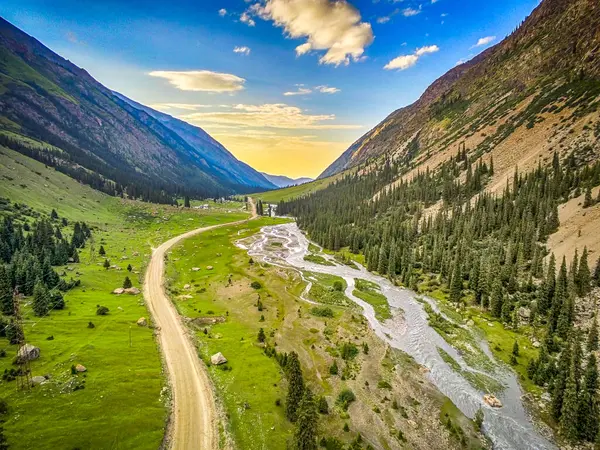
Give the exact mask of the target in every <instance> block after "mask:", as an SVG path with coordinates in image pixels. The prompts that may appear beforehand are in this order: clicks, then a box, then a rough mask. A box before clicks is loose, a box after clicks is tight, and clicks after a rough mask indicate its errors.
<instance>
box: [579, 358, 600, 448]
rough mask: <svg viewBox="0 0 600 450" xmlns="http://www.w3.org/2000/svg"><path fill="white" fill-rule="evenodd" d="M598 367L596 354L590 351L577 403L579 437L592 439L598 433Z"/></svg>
mask: <svg viewBox="0 0 600 450" xmlns="http://www.w3.org/2000/svg"><path fill="white" fill-rule="evenodd" d="M597 391H598V367H597V364H596V356H595V355H594V354H593V353H591V354H590V356H589V358H588V362H587V366H586V370H585V375H584V379H583V384H582V387H581V393H580V395H579V404H578V420H577V425H578V429H579V437H580V438H581V439H585V440H587V441H593V440H594V438H595V437H596V435H597V434H598V392H597Z"/></svg>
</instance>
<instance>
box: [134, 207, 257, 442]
mask: <svg viewBox="0 0 600 450" xmlns="http://www.w3.org/2000/svg"><path fill="white" fill-rule="evenodd" d="M249 203H250V207H251V210H252V216H251V217H250V218H249V219H246V220H240V221H237V222H228V223H224V224H220V225H213V226H210V227H204V228H197V229H195V230H192V231H189V232H187V233H184V234H182V235H179V236H177V237H174V238H172V239H170V240H168V241H167V242H165V243H163V244H162V245H161V246H159V247H158V248H156V249H154V250H153V252H152V257H151V259H150V263H149V264H148V268H147V270H146V277H145V283H144V299H145V300H146V304H147V305H148V309H149V310H150V313H151V314H152V319H153V321H154V324H155V325H156V326H157V327H158V330H160V331H159V332H158V337H159V342H160V348H161V351H162V354H163V357H164V360H165V362H166V365H167V370H168V375H169V383H170V385H171V390H172V393H173V410H172V414H171V423H170V429H169V430H168V433H169V437H170V448H171V449H174V450H184V449H185V450H212V449H215V448H216V447H217V442H218V433H217V420H216V412H215V400H214V398H213V390H212V387H211V382H210V379H209V378H208V374H207V372H206V368H205V367H204V363H203V362H202V361H201V360H200V358H199V357H198V353H197V351H196V348H195V346H194V343H193V342H192V340H191V339H190V337H189V335H188V332H187V330H186V327H185V325H184V324H183V322H182V320H181V317H180V316H179V314H178V313H177V311H176V309H175V307H174V306H173V304H172V303H171V300H170V299H169V297H168V296H167V295H166V293H165V290H164V272H165V262H164V261H165V255H166V253H167V251H168V250H169V249H170V248H171V247H172V246H173V245H175V244H177V243H178V242H179V241H181V240H183V239H186V238H188V237H191V236H195V235H197V234H200V233H204V232H205V231H209V230H213V229H215V228H220V227H224V226H230V225H237V224H240V223H244V222H247V221H248V220H252V219H255V218H256V217H257V215H256V206H255V205H254V202H253V201H252V199H249Z"/></svg>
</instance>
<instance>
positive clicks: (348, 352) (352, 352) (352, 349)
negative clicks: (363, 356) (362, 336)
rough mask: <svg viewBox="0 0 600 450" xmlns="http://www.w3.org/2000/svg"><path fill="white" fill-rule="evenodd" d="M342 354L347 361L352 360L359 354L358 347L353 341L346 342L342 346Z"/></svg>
mask: <svg viewBox="0 0 600 450" xmlns="http://www.w3.org/2000/svg"><path fill="white" fill-rule="evenodd" d="M340 355H341V356H342V359H345V360H346V361H349V360H352V359H354V358H356V355H358V347H356V345H354V344H352V343H351V342H345V343H344V344H342V347H341V348H340Z"/></svg>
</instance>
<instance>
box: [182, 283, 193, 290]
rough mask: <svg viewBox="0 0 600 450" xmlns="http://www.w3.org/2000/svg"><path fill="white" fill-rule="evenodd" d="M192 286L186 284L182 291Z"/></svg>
mask: <svg viewBox="0 0 600 450" xmlns="http://www.w3.org/2000/svg"><path fill="white" fill-rule="evenodd" d="M191 287H192V286H190V285H189V284H186V285H184V286H183V288H184V289H191Z"/></svg>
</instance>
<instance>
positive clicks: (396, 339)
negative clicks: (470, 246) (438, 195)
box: [237, 223, 556, 450]
mask: <svg viewBox="0 0 600 450" xmlns="http://www.w3.org/2000/svg"><path fill="white" fill-rule="evenodd" d="M272 240H275V241H277V242H282V243H283V246H282V247H275V246H270V245H267V244H268V242H269V241H272ZM308 244H309V242H308V240H307V239H306V237H305V236H304V235H303V234H302V232H301V231H300V230H299V229H298V227H297V225H296V224H295V223H289V224H284V225H277V226H270V227H264V228H263V229H262V230H261V232H260V234H258V235H256V236H253V237H251V238H248V239H244V240H241V241H239V242H238V244H237V245H238V246H239V247H240V248H243V249H245V250H247V251H248V254H249V255H250V256H252V257H253V258H256V259H259V260H262V261H264V262H267V263H269V264H273V265H277V266H281V267H292V268H294V269H298V270H306V271H311V272H318V273H324V274H330V275H337V276H340V277H343V278H344V280H345V281H346V283H347V284H348V287H347V289H346V292H345V294H346V296H347V297H348V298H350V299H351V300H352V301H354V302H356V303H357V304H358V305H360V306H361V307H362V308H363V314H364V316H365V317H366V318H367V320H368V321H369V323H370V325H371V327H372V328H373V330H374V331H375V333H376V334H377V335H378V336H379V337H380V338H381V339H383V340H384V341H385V342H387V343H389V345H390V346H392V347H394V348H397V349H400V350H402V351H404V352H406V353H407V354H409V355H410V356H412V357H413V358H414V359H415V361H416V362H417V363H418V364H421V365H422V366H425V367H427V369H429V373H428V376H429V378H430V379H431V381H432V382H433V383H434V384H435V385H436V386H437V388H438V389H439V390H440V391H441V392H442V393H443V394H445V395H446V396H447V397H448V398H450V399H451V400H452V401H453V402H454V404H455V405H456V406H457V407H458V408H459V409H460V410H461V411H462V412H463V413H464V414H465V415H467V416H468V417H471V418H472V417H473V416H474V415H475V413H476V412H477V410H478V409H479V408H481V409H482V410H483V411H484V417H485V419H484V424H483V429H484V432H485V434H486V435H487V436H488V437H489V438H490V439H491V441H492V442H493V444H494V448H495V449H518V450H521V449H523V450H524V449H535V450H537V449H555V448H556V447H555V445H553V444H552V443H551V442H549V441H548V440H547V439H546V438H544V437H543V436H542V435H541V434H540V433H539V432H538V431H537V430H536V428H535V426H534V424H533V423H532V421H531V419H530V417H529V415H528V414H527V412H526V411H525V408H524V406H523V403H522V401H521V395H522V392H521V388H520V386H519V383H518V381H517V379H516V377H515V375H514V373H513V372H512V371H511V370H509V369H507V368H505V367H504V366H501V365H499V366H500V369H499V370H497V371H496V372H497V373H495V374H490V376H492V377H493V378H494V379H496V380H498V381H500V382H502V383H503V384H504V385H505V386H506V388H505V389H504V390H503V392H502V393H500V394H499V395H498V398H499V399H500V400H501V401H502V403H503V407H502V408H491V407H490V406H488V405H487V404H486V403H485V402H483V395H484V392H480V391H478V390H477V389H475V388H474V387H473V386H472V385H471V384H470V383H469V382H468V381H467V380H466V379H465V378H463V377H462V376H461V375H460V374H459V373H457V372H455V371H454V370H453V369H452V368H451V367H450V366H449V365H448V364H446V362H445V361H444V360H443V359H442V357H441V356H440V355H439V352H438V348H442V349H444V350H445V351H446V352H447V353H448V354H449V355H450V356H452V358H454V359H455V360H456V361H457V362H458V363H459V364H460V365H461V367H462V368H463V369H464V370H472V371H477V370H476V369H473V368H471V367H469V365H468V364H467V363H466V362H465V360H464V359H463V358H462V357H461V355H460V353H459V352H458V351H457V350H456V349H455V348H454V347H452V346H451V345H449V344H448V343H447V342H446V341H445V340H444V339H443V338H442V337H441V336H440V335H439V334H438V333H437V332H436V331H435V330H434V329H433V328H431V327H430V326H429V324H428V321H427V313H426V312H425V310H424V309H423V305H422V304H421V303H420V302H419V301H417V300H416V297H417V294H415V293H414V292H412V291H409V290H406V289H402V288H399V287H396V286H393V285H392V284H391V283H390V282H389V281H388V280H387V279H385V278H382V277H379V276H376V275H374V274H372V273H370V272H368V271H367V270H365V269H364V268H363V267H360V268H359V269H354V268H352V267H349V266H345V265H338V264H336V265H335V266H324V265H319V264H315V263H311V262H308V261H305V260H304V256H306V255H307V254H308ZM322 256H324V257H326V258H329V257H328V256H327V255H322ZM329 259H330V258H329ZM355 278H362V279H365V280H368V281H371V282H374V283H376V284H378V285H379V286H380V288H381V293H382V294H383V295H385V296H386V298H387V300H388V302H389V304H390V306H391V307H392V312H393V315H394V317H393V318H392V319H390V320H387V321H385V322H384V323H382V322H380V321H378V320H377V318H376V317H375V312H374V310H373V307H372V306H371V305H369V304H368V303H366V302H364V301H363V300H361V299H359V298H357V297H355V296H354V295H353V294H352V292H353V291H354V283H355V282H354V279H355ZM306 281H308V282H309V285H308V286H307V288H306V289H305V291H304V292H303V294H302V295H301V297H302V298H303V300H305V301H310V300H308V299H307V298H306V294H307V293H308V291H309V290H310V286H311V284H310V280H306ZM424 300H426V301H427V302H429V303H430V304H431V306H432V307H433V308H434V309H435V310H437V306H436V304H435V301H433V300H431V299H427V298H424ZM311 303H312V302H311ZM482 350H483V351H484V352H485V353H486V354H487V355H488V356H490V357H491V358H493V356H492V355H491V352H490V351H489V349H488V348H487V345H486V344H485V343H482Z"/></svg>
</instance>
